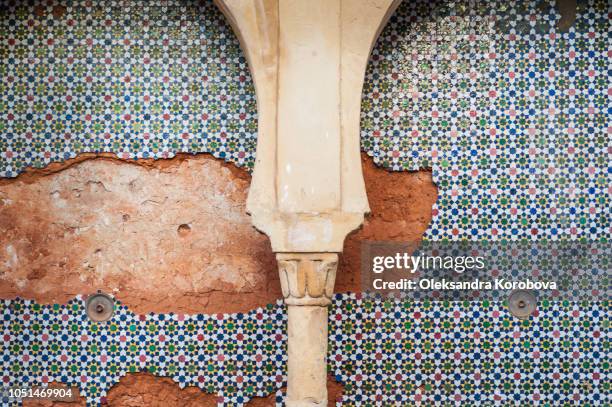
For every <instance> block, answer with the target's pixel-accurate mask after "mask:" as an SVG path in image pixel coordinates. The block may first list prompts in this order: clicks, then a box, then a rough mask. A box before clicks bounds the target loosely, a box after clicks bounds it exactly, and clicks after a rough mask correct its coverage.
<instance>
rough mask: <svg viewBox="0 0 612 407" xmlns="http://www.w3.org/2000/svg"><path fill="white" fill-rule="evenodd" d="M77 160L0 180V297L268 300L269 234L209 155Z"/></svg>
mask: <svg viewBox="0 0 612 407" xmlns="http://www.w3.org/2000/svg"><path fill="white" fill-rule="evenodd" d="M86 158H87V157H85V158H83V157H81V158H79V159H78V160H74V161H71V162H67V163H64V164H63V165H61V166H60V165H56V166H54V167H51V168H50V169H47V170H44V171H33V172H30V173H27V174H24V175H22V176H19V177H18V178H17V179H15V180H4V181H2V183H1V184H0V231H1V233H0V298H12V297H15V296H20V297H24V298H29V299H35V300H37V301H40V302H45V303H57V302H59V303H63V302H66V301H67V300H69V299H71V298H73V297H74V296H75V295H77V294H88V293H92V292H95V290H97V289H101V290H103V291H106V292H109V293H111V294H113V295H115V296H116V297H117V298H118V299H119V300H121V301H122V302H123V303H125V304H127V305H128V306H129V307H130V309H131V310H133V311H135V312H138V313H147V312H171V311H172V312H182V313H216V312H236V311H242V310H247V309H251V308H255V307H256V306H257V305H261V304H266V303H268V302H270V301H274V300H275V299H276V298H278V296H279V293H280V289H277V288H276V287H277V286H278V281H277V279H278V278H277V277H276V275H277V272H276V270H275V269H276V265H275V260H274V256H273V254H272V252H271V249H270V244H269V241H268V238H267V237H266V236H265V235H263V234H261V233H259V232H257V231H256V230H255V229H253V227H252V226H251V221H250V218H249V216H248V215H247V214H246V210H245V201H246V195H247V191H248V187H249V183H250V177H249V176H248V174H247V173H245V172H244V171H242V170H239V169H237V168H235V167H234V166H231V165H228V164H225V163H223V162H222V161H219V160H216V159H214V158H212V157H210V156H208V155H198V156H189V157H186V156H182V157H178V158H175V159H173V160H168V161H152V160H147V161H144V160H143V161H138V162H135V161H131V162H124V161H119V160H116V159H111V158H109V157H98V158H95V159H89V160H87V159H86ZM84 159H85V161H83V160H84ZM269 280H271V281H269ZM268 288H270V290H269V289H268Z"/></svg>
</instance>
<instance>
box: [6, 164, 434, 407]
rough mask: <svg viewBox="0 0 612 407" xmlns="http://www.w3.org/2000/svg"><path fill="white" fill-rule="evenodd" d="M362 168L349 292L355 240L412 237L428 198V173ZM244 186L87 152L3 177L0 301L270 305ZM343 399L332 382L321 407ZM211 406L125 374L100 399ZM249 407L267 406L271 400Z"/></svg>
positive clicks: (169, 308) (422, 223) (227, 172)
mask: <svg viewBox="0 0 612 407" xmlns="http://www.w3.org/2000/svg"><path fill="white" fill-rule="evenodd" d="M362 164H363V172H364V177H365V182H366V189H367V193H368V199H369V201H370V208H371V211H372V213H371V215H370V216H369V217H368V218H367V219H366V221H365V222H364V224H363V226H362V227H361V228H360V229H359V230H357V231H355V232H353V233H352V234H350V235H349V236H348V238H347V240H346V242H345V246H344V253H343V255H342V257H341V263H340V267H339V270H338V276H337V281H336V291H337V292H343V291H359V268H360V244H361V241H362V240H367V239H370V240H397V241H415V240H419V239H420V238H421V236H422V235H423V233H424V232H425V230H426V229H427V227H428V225H429V223H430V221H431V207H432V205H433V204H434V203H435V200H436V197H437V189H436V187H435V185H434V184H433V182H432V179H431V172H429V171H419V172H413V173H410V172H388V171H386V170H383V169H380V168H378V167H376V166H375V165H374V164H373V163H372V161H371V159H369V158H368V157H366V156H365V155H364V156H363V158H362ZM249 183H250V176H249V175H248V173H246V172H245V171H243V170H240V169H237V168H235V167H234V166H232V165H227V164H225V163H223V162H221V161H219V160H216V159H214V158H211V157H210V156H207V155H198V156H179V157H177V158H174V159H172V160H167V161H152V160H143V161H138V162H128V163H126V162H123V161H120V160H117V159H114V158H112V157H110V156H102V157H96V156H91V155H85V156H81V157H79V158H77V159H75V160H72V161H70V162H68V163H64V164H56V165H52V166H50V167H49V168H47V169H45V170H36V171H30V172H28V173H26V174H23V175H21V176H20V177H18V178H17V179H16V180H5V181H2V182H0V231H1V232H2V233H1V234H0V298H12V297H15V296H20V297H24V298H32V299H36V300H37V301H41V302H46V303H50V302H65V301H67V300H69V299H71V298H73V297H74V296H75V295H76V294H86V293H90V292H93V291H94V290H95V289H98V288H99V289H103V290H105V291H107V292H110V293H112V294H114V295H115V296H116V297H117V298H119V299H120V300H121V301H123V302H124V303H125V304H127V305H128V306H129V307H130V308H131V309H132V310H133V311H135V312H139V313H148V312H184V313H217V312H225V313H229V312H239V311H248V310H251V309H253V308H256V307H258V306H263V305H265V304H267V303H270V302H273V301H275V300H276V299H278V298H280V286H279V282H278V277H277V270H276V262H275V260H274V255H273V253H272V251H271V248H270V244H269V241H268V239H267V237H266V236H264V235H262V234H260V233H258V232H257V231H255V230H254V229H253V228H252V227H251V223H250V219H249V217H248V215H246V214H245V202H246V196H247V193H248V187H249ZM181 225H188V226H181ZM341 393H342V386H341V385H339V384H338V383H336V382H334V381H333V380H331V379H330V381H329V394H330V397H329V399H330V405H334V401H335V400H336V399H337V398H338V397H340V396H341ZM215 400H216V396H215V395H210V394H206V393H204V392H202V391H201V390H199V389H196V388H186V389H180V388H179V387H178V385H177V384H176V383H174V382H173V381H172V380H170V379H166V378H159V377H154V376H151V375H148V374H134V375H128V376H127V377H125V378H123V379H122V380H121V381H120V382H119V383H118V384H117V385H115V386H114V387H113V389H112V390H111V391H110V392H109V395H108V405H110V406H118V407H119V406H120V407H132V406H134V407H136V406H145V405H146V406H153V407H155V406H160V407H161V406H164V407H166V406H168V407H171V406H196V405H197V406H214V405H216V401H215ZM84 404H85V403H84V401H83V400H80V401H79V402H76V403H70V404H68V403H55V404H53V403H46V404H45V403H41V402H28V403H25V404H24V405H26V406H48V407H51V406H53V407H67V406H69V405H74V406H81V405H84ZM249 405H250V406H255V407H264V406H273V405H274V395H270V396H269V397H267V398H262V399H253V400H252V401H251V402H250V403H249Z"/></svg>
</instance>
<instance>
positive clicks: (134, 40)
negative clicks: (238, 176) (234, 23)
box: [0, 0, 257, 177]
mask: <svg viewBox="0 0 612 407" xmlns="http://www.w3.org/2000/svg"><path fill="white" fill-rule="evenodd" d="M256 109H257V108H256V101H255V91H254V88H253V83H252V81H251V77H250V74H249V71H248V66H247V63H246V59H245V57H244V56H243V54H242V51H241V50H240V47H239V44H238V40H237V39H236V37H235V35H234V33H233V31H232V30H231V28H230V27H229V25H228V24H227V23H226V21H225V19H224V17H223V16H222V14H221V13H220V12H219V11H218V9H217V8H216V6H214V5H213V3H212V1H197V0H161V1H157V2H149V1H145V2H143V1H139V0H108V1H92V0H66V1H42V0H38V1H29V2H25V1H9V0H0V177H15V176H17V175H18V174H19V173H20V172H22V171H24V170H25V168H26V167H35V168H40V167H43V166H45V165H47V164H49V163H50V162H54V161H63V160H66V159H69V158H73V157H75V156H76V155H78V154H80V153H83V152H95V153H99V152H110V153H115V154H117V155H118V156H119V157H121V158H126V159H127V158H133V159H138V158H168V157H172V156H174V155H175V154H176V153H181V152H183V153H199V152H208V153H211V154H213V155H214V156H215V157H218V158H223V159H225V160H227V161H230V162H233V163H235V164H236V165H238V166H244V167H246V168H247V169H251V168H252V166H253V163H254V152H255V143H256V139H257V134H256V132H257V120H256V116H257V113H256Z"/></svg>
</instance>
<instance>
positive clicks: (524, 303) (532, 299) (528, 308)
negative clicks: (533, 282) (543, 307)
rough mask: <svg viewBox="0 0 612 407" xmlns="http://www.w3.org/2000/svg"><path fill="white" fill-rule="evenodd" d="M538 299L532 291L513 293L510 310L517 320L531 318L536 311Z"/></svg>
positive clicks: (510, 299)
mask: <svg viewBox="0 0 612 407" xmlns="http://www.w3.org/2000/svg"><path fill="white" fill-rule="evenodd" d="M537 302H538V301H537V298H536V296H535V294H534V293H533V292H531V291H525V290H517V291H513V292H512V293H511V294H510V297H508V309H509V310H510V312H511V313H512V315H514V316H515V317H517V318H520V319H525V318H529V316H530V315H531V314H533V312H534V311H535V310H536V306H537Z"/></svg>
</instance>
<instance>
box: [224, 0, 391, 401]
mask: <svg viewBox="0 0 612 407" xmlns="http://www.w3.org/2000/svg"><path fill="white" fill-rule="evenodd" d="M216 3H217V4H218V5H219V7H220V8H221V10H222V11H223V12H224V14H225V15H226V16H227V18H228V20H229V21H230V23H231V24H232V26H233V28H234V30H235V32H236V34H237V35H238V38H239V39H240V41H241V43H242V47H243V49H244V51H245V54H246V56H247V59H248V60H249V64H250V69H251V72H252V76H253V79H254V82H255V89H256V93H257V105H258V116H259V132H258V145H257V161H256V164H255V173H254V176H253V181H252V183H251V189H250V192H249V197H248V202H247V209H248V210H249V212H250V214H251V216H252V220H253V224H254V225H255V226H256V227H257V228H258V229H260V230H262V231H263V232H265V233H266V234H267V235H268V236H269V238H270V241H271V243H272V249H273V251H275V252H277V253H288V256H289V257H290V258H291V261H293V262H295V264H294V265H288V264H287V263H286V257H285V256H284V255H282V256H279V257H278V260H279V262H280V264H279V266H280V270H281V279H282V278H283V276H285V277H287V276H290V275H293V276H294V277H295V278H298V280H296V281H294V282H295V283H296V284H298V286H299V285H300V284H301V287H302V288H303V289H304V290H306V291H305V293H306V294H307V296H308V297H309V299H308V301H306V300H304V298H306V297H298V296H296V295H294V294H295V293H296V292H294V290H292V288H296V287H292V286H291V281H290V280H287V281H285V284H287V287H285V288H288V289H289V291H288V295H287V296H286V301H287V304H288V305H289V323H288V324H289V344H288V346H289V361H288V377H289V380H288V387H287V400H286V404H287V405H288V406H290V407H293V406H315V405H326V404H327V391H326V388H325V387H326V386H325V382H326V376H325V352H324V351H323V349H325V346H326V342H327V335H326V334H327V333H326V331H325V329H326V326H327V308H326V304H327V301H326V293H327V289H325V288H323V287H327V286H329V285H331V286H332V287H333V282H334V281H333V275H332V274H330V272H325V273H323V272H314V271H312V270H314V269H316V267H318V266H317V265H313V262H328V263H330V264H332V263H333V267H331V266H330V267H331V268H333V269H334V273H333V274H335V267H336V265H337V261H334V262H330V261H329V259H327V258H326V256H327V255H326V254H325V253H338V252H340V251H342V246H343V242H344V239H345V237H346V235H347V234H348V233H349V232H351V231H352V230H354V229H355V228H357V227H358V226H359V225H360V224H361V223H362V222H363V216H364V214H365V213H366V212H368V211H369V208H368V202H367V197H366V192H365V187H364V182H363V176H362V173H361V162H360V155H359V111H360V99H361V90H362V85H363V79H364V75H365V68H366V64H367V61H368V56H369V54H370V51H371V49H372V46H373V44H374V41H375V40H376V37H377V36H378V33H379V32H380V30H381V28H382V27H383V26H384V24H385V22H386V20H387V18H388V17H389V16H390V15H391V13H392V12H393V11H394V10H395V7H397V5H398V4H399V0H369V1H366V0H216ZM317 253H318V254H317ZM317 259H318V260H317ZM289 264H291V263H289ZM294 266H295V268H296V270H298V271H295V273H294V274H291V273H292V272H289V271H288V270H291V268H292V267H294ZM300 269H304V270H306V269H308V270H310V271H303V272H300V271H299V270H300ZM300 276H303V278H305V280H304V281H300V280H299V278H300ZM306 276H309V277H306ZM285 292H286V293H287V291H286V290H285ZM297 293H298V294H302V293H301V292H300V291H299V289H298V291H297ZM296 298H300V300H297V299H296Z"/></svg>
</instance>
